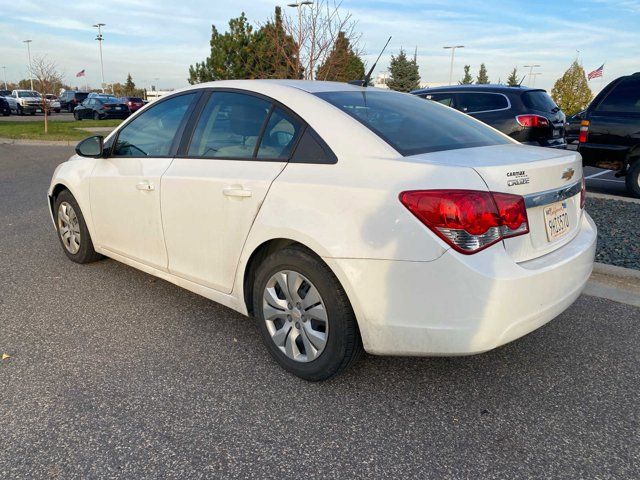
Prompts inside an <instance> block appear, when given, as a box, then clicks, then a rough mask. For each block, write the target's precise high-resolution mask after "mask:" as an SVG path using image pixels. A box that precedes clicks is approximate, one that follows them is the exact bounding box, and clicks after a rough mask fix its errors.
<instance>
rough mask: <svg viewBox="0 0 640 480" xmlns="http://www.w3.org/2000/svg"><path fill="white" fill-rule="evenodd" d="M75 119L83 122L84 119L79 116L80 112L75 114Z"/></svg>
mask: <svg viewBox="0 0 640 480" xmlns="http://www.w3.org/2000/svg"><path fill="white" fill-rule="evenodd" d="M73 118H75V119H76V120H77V121H80V120H82V119H81V118H80V115H78V112H73Z"/></svg>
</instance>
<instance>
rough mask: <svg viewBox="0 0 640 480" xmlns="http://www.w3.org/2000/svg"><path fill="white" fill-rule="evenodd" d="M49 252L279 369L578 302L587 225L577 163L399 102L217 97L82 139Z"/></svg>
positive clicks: (161, 105) (412, 349) (454, 335)
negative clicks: (212, 311)
mask: <svg viewBox="0 0 640 480" xmlns="http://www.w3.org/2000/svg"><path fill="white" fill-rule="evenodd" d="M48 196H49V205H50V208H51V214H52V218H53V221H54V224H55V227H56V229H57V232H58V237H59V239H60V242H61V244H62V247H63V250H64V252H65V254H66V255H67V256H68V257H69V258H70V259H71V260H72V261H74V262H78V263H87V262H92V261H96V260H99V259H100V258H102V257H103V256H107V257H111V258H113V259H115V260H118V261H120V262H123V263H126V264H128V265H130V266H133V267H135V268H138V269H140V270H143V271H145V272H147V273H150V274H152V275H155V276H157V277H160V278H163V279H165V280H167V281H170V282H172V283H175V284H176V285H179V286H181V287H184V288H186V289H188V290H191V291H193V292H195V293H198V294H200V295H203V296H205V297H207V298H209V299H211V300H214V301H216V302H219V303H221V304H223V305H226V306H228V307H230V308H233V309H235V310H237V311H239V312H241V313H243V314H245V315H248V316H250V317H253V318H255V320H256V322H257V325H258V328H259V330H260V332H261V335H262V337H263V339H264V343H265V345H266V347H267V350H268V351H269V352H270V353H271V355H272V356H273V357H274V358H275V360H276V361H277V362H278V363H279V364H280V365H281V366H282V367H284V368H285V369H287V370H288V371H290V372H292V373H294V374H296V375H298V376H300V377H302V378H305V379H308V380H322V379H326V378H329V377H331V376H333V375H335V374H337V373H338V372H340V371H342V370H344V369H345V368H346V367H348V366H349V365H350V364H352V363H353V362H354V361H355V360H356V359H357V358H358V356H359V354H360V353H361V352H362V351H363V350H366V351H367V352H370V353H373V354H380V355H467V354H475V353H480V352H485V351H487V350H490V349H492V348H495V347H498V346H500V345H503V344H505V343H507V342H510V341H512V340H515V339H517V338H519V337H521V336H522V335H525V334H527V333H529V332H531V331H532V330H535V329H536V328H538V327H540V326H542V325H544V324H545V323H547V322H548V321H550V320H551V319H553V318H554V317H556V316H557V315H558V314H560V313H561V312H562V311H563V310H565V309H566V308H567V307H568V306H569V305H571V303H572V302H573V301H574V300H575V299H576V298H577V297H578V295H579V294H580V292H581V290H582V288H583V286H584V285H585V283H586V281H587V279H588V277H589V275H590V273H591V270H592V266H593V259H594V251H595V244H596V227H595V225H594V224H593V221H592V220H591V218H590V217H589V215H588V214H587V213H586V212H585V211H584V198H585V190H584V181H583V178H582V166H581V161H580V156H579V154H577V153H575V152H570V151H562V150H551V149H543V148H538V147H530V146H524V145H521V144H519V143H518V142H516V141H515V140H512V139H511V138H509V137H507V136H505V135H503V134H502V133H500V132H498V131H496V130H494V129H492V128H491V127H488V126H487V125H485V124H483V123H481V122H479V121H478V120H475V119H473V118H471V117H469V116H467V115H464V114H463V113H460V112H457V111H455V110H453V109H451V108H447V107H445V106H443V105H439V104H438V103H436V102H425V101H424V100H422V99H420V98H418V97H416V96H413V95H409V94H402V93H396V92H390V91H383V90H377V89H373V88H363V87H357V86H353V85H347V84H342V83H333V82H305V81H288V80H245V81H221V82H213V83H206V84H200V85H197V86H193V87H190V88H188V89H185V90H182V91H179V92H176V93H173V94H171V95H169V96H166V97H163V98H162V99H160V100H158V101H156V102H154V103H152V104H149V105H147V106H145V107H144V108H142V109H141V110H139V111H138V112H136V114H134V115H133V116H132V117H130V118H129V119H128V120H127V121H125V122H124V123H123V124H122V125H120V127H119V128H118V129H116V130H115V131H114V132H113V133H112V134H110V135H109V136H108V137H107V138H106V139H103V138H102V137H99V136H97V137H90V138H88V139H86V140H84V141H82V142H81V143H80V144H78V146H77V148H76V155H74V156H73V157H71V158H70V159H69V161H67V162H64V163H63V164H61V165H60V166H59V167H58V168H57V169H56V171H55V173H54V175H53V179H52V181H51V186H50V188H49V191H48Z"/></svg>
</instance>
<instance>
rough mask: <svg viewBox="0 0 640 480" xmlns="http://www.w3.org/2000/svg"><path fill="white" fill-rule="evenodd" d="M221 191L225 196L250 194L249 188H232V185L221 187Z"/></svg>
mask: <svg viewBox="0 0 640 480" xmlns="http://www.w3.org/2000/svg"><path fill="white" fill-rule="evenodd" d="M222 193H223V195H225V196H227V197H244V198H246V197H250V196H251V190H245V189H244V188H232V187H228V188H223V189H222Z"/></svg>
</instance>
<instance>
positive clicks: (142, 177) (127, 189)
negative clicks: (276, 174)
mask: <svg viewBox="0 0 640 480" xmlns="http://www.w3.org/2000/svg"><path fill="white" fill-rule="evenodd" d="M199 94H200V92H194V91H191V92H187V93H184V94H181V95H176V96H172V97H169V98H167V99H165V100H161V101H158V103H157V104H156V105H154V106H153V107H152V108H150V109H149V110H147V111H146V112H145V113H144V114H142V115H140V116H138V117H137V118H135V119H133V121H131V122H129V123H127V124H126V125H125V126H124V127H123V128H122V129H121V130H120V131H119V132H118V134H117V137H116V139H115V141H114V143H113V145H112V147H111V152H110V153H109V154H108V156H107V158H102V159H98V160H97V162H96V166H95V167H94V170H93V172H92V174H91V188H90V191H91V193H90V199H91V213H92V217H93V221H94V227H95V237H96V243H97V244H98V245H99V246H100V247H101V248H104V249H106V250H108V251H111V252H114V253H117V254H120V255H124V256H126V257H128V258H131V259H133V260H136V261H139V262H141V263H144V264H146V265H149V266H151V267H154V268H158V269H161V270H166V269H167V252H166V249H165V245H164V238H163V232H162V221H161V214H160V177H161V176H162V174H163V173H164V172H165V171H166V170H167V168H168V167H169V165H170V164H171V161H172V159H173V155H174V153H175V151H176V149H177V144H178V142H179V138H180V134H181V132H182V130H183V129H184V126H185V125H186V120H187V118H188V115H189V113H190V111H191V108H192V105H194V104H195V101H196V98H197V96H198V95H199ZM184 193H188V192H183V194H184Z"/></svg>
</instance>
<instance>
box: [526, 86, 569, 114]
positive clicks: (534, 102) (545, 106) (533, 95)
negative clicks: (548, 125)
mask: <svg viewBox="0 0 640 480" xmlns="http://www.w3.org/2000/svg"><path fill="white" fill-rule="evenodd" d="M521 98H522V103H524V106H525V107H527V108H530V109H532V110H541V111H543V112H557V111H558V110H560V109H559V108H558V106H557V105H556V102H554V101H553V98H551V97H550V96H549V94H548V93H547V92H545V91H544V90H533V91H531V92H524V93H523V94H522V97H521Z"/></svg>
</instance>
